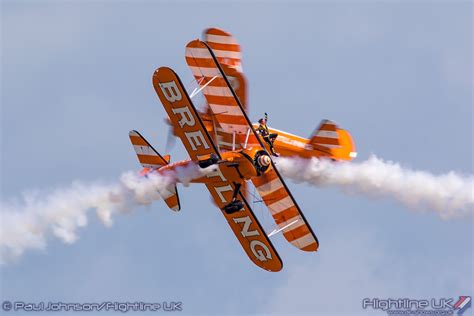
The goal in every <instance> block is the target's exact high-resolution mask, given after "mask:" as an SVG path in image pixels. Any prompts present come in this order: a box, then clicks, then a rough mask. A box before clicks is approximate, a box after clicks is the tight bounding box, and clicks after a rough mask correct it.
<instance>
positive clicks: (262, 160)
mask: <svg viewBox="0 0 474 316" xmlns="http://www.w3.org/2000/svg"><path fill="white" fill-rule="evenodd" d="M258 160H259V163H260V165H261V166H263V167H266V166H269V165H270V163H271V161H270V157H268V156H267V155H263V156H260V157H259V158H258Z"/></svg>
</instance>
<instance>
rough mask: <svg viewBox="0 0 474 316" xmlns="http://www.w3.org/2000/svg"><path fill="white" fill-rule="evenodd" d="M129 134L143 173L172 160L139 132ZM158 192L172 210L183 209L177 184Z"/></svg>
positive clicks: (145, 173)
mask: <svg viewBox="0 0 474 316" xmlns="http://www.w3.org/2000/svg"><path fill="white" fill-rule="evenodd" d="M128 136H129V137H130V141H131V142H132V145H133V148H134V149H135V153H136V154H137V157H138V161H139V162H140V164H141V165H142V167H143V168H144V170H143V171H144V172H143V173H142V174H144V175H145V176H146V175H147V174H148V173H149V172H152V171H153V170H157V169H159V168H161V167H163V166H166V165H167V164H168V163H169V162H170V155H166V156H164V157H163V156H161V155H160V154H159V153H158V152H157V151H156V150H155V148H153V146H151V145H150V143H149V142H148V141H147V140H146V139H145V138H144V137H143V136H142V135H141V134H140V133H139V132H137V131H130V132H129V133H128ZM158 193H160V196H161V197H162V198H163V200H165V203H166V205H168V207H169V208H170V209H171V210H173V211H175V212H177V211H179V210H180V209H181V205H180V203H179V196H178V190H177V189H176V184H172V185H169V186H167V187H166V188H164V189H160V190H158Z"/></svg>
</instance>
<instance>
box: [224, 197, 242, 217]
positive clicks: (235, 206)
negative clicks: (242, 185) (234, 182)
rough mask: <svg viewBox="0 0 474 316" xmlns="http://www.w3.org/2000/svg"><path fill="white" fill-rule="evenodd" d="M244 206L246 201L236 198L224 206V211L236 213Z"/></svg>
mask: <svg viewBox="0 0 474 316" xmlns="http://www.w3.org/2000/svg"><path fill="white" fill-rule="evenodd" d="M243 208H244V203H243V202H242V201H241V200H234V201H232V202H230V203H229V204H227V205H226V206H224V212H225V213H226V214H229V215H230V214H234V213H235V212H238V211H240V210H241V209H243Z"/></svg>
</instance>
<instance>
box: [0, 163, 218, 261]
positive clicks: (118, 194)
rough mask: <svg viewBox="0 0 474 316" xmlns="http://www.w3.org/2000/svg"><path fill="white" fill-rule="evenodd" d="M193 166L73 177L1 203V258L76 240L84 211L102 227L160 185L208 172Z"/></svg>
mask: <svg viewBox="0 0 474 316" xmlns="http://www.w3.org/2000/svg"><path fill="white" fill-rule="evenodd" d="M210 169H213V167H209V168H207V169H200V168H199V167H197V166H195V165H190V166H188V167H182V168H178V169H176V170H175V171H174V172H167V173H166V174H158V173H151V174H149V175H148V176H147V177H143V176H140V175H138V174H137V173H136V172H126V173H123V174H122V175H121V177H120V179H119V181H117V182H116V183H112V184H84V183H81V182H75V183H73V184H72V185H71V186H69V187H67V188H59V189H56V190H54V191H53V192H51V193H49V194H46V195H45V194H40V192H36V193H28V194H24V195H23V199H22V200H21V201H10V202H3V201H2V202H0V207H1V213H0V216H1V221H0V228H1V229H0V263H5V262H8V261H10V260H12V259H15V258H17V257H19V256H21V255H22V254H23V253H24V252H25V250H28V249H43V248H45V247H46V243H47V239H48V237H49V236H54V237H57V238H59V239H60V240H62V241H63V242H65V243H67V244H71V243H73V242H75V241H76V240H77V239H78V235H77V231H78V229H79V228H81V227H84V226H86V225H87V221H88V218H87V213H88V211H91V210H95V212H96V214H97V217H98V218H99V219H100V221H101V222H102V223H103V224H104V225H105V226H110V225H112V217H113V215H114V214H116V213H126V212H129V211H131V210H132V209H133V208H135V207H137V206H140V205H148V204H150V203H152V202H153V201H155V200H158V199H160V195H159V193H158V190H160V189H164V188H166V187H167V186H169V185H172V184H174V183H176V182H181V183H184V184H185V185H187V184H188V183H189V182H190V181H191V180H192V179H194V178H198V177H201V176H203V175H205V174H206V173H207V172H211V171H212V170H210Z"/></svg>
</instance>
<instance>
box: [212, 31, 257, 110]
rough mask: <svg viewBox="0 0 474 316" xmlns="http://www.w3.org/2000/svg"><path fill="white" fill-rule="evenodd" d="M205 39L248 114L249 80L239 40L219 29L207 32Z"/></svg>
mask: <svg viewBox="0 0 474 316" xmlns="http://www.w3.org/2000/svg"><path fill="white" fill-rule="evenodd" d="M203 38H204V41H205V42H206V43H207V45H208V46H209V47H210V48H211V49H212V51H213V52H214V55H215V56H216V58H217V61H218V62H219V64H220V65H221V66H222V70H223V71H224V73H225V75H226V76H227V78H228V79H229V82H230V84H231V86H232V89H234V91H235V93H236V94H237V97H238V98H239V100H240V103H241V104H242V106H243V108H244V111H245V112H246V113H248V107H247V79H246V78H245V75H244V73H243V70H242V52H241V49H240V45H239V43H238V42H237V39H236V38H235V37H233V36H232V34H230V33H228V32H226V31H224V30H221V29H218V28H209V29H207V30H205V31H204V34H203Z"/></svg>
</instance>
